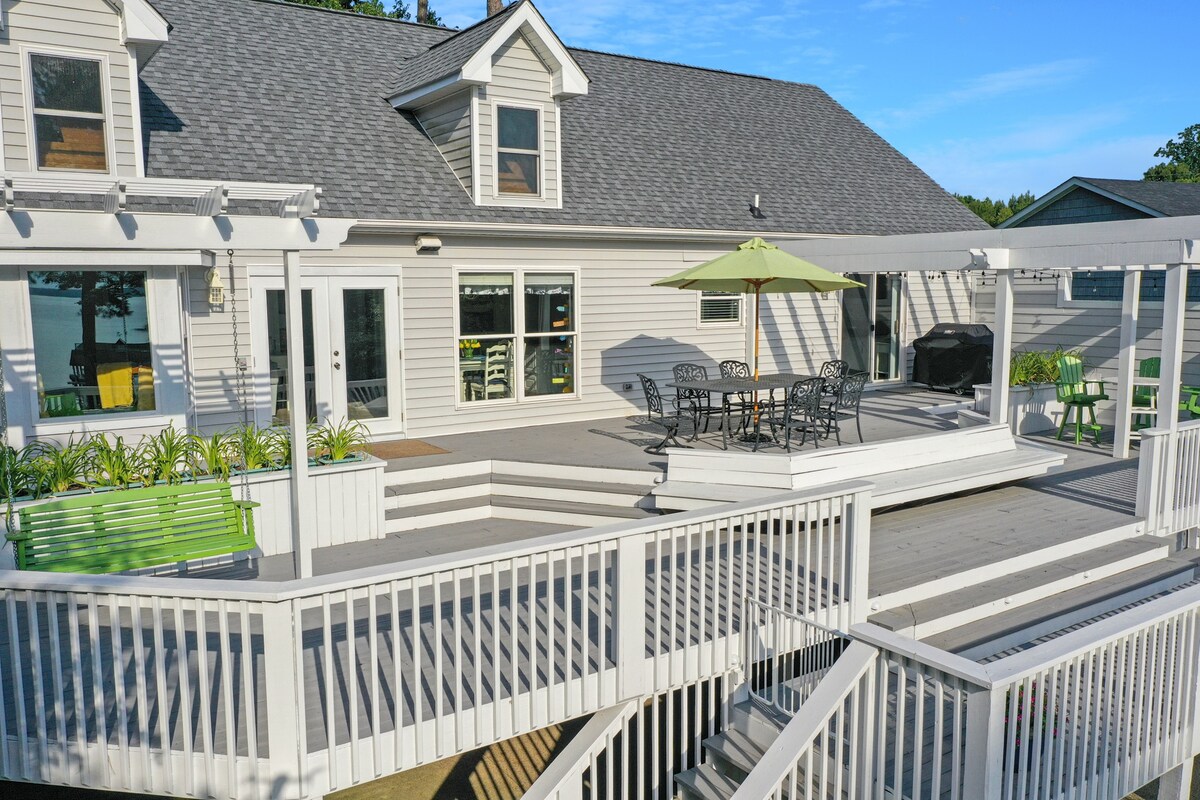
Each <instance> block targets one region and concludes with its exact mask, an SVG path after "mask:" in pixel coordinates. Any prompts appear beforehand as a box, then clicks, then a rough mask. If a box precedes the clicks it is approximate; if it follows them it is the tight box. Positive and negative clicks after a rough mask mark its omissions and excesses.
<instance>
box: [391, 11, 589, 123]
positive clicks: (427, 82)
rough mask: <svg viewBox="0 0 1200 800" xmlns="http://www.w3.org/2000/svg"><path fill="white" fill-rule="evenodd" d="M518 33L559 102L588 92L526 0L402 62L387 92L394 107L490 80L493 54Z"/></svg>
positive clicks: (584, 78)
mask: <svg viewBox="0 0 1200 800" xmlns="http://www.w3.org/2000/svg"><path fill="white" fill-rule="evenodd" d="M518 32H520V33H522V34H523V35H524V36H525V37H526V39H527V40H528V41H529V44H530V45H531V46H532V47H533V49H534V51H535V52H536V53H537V54H538V57H539V58H541V59H542V61H543V62H544V63H545V64H546V66H547V67H549V69H550V72H551V81H552V86H553V92H554V96H555V97H556V98H558V99H563V98H567V97H578V96H580V95H584V94H587V91H588V77H587V75H586V74H585V73H584V71H583V68H582V67H580V66H579V64H578V62H576V61H575V58H574V57H573V56H572V55H571V53H570V51H569V50H567V48H566V46H565V45H563V43H562V42H561V41H560V40H559V38H558V36H556V35H555V33H554V31H552V30H551V29H550V26H549V25H548V24H546V20H545V19H543V18H542V15H541V13H539V12H538V10H537V8H536V7H534V5H533V3H532V2H530V0H518V2H516V3H513V4H512V5H510V6H507V7H506V8H504V9H503V10H502V11H500V12H498V13H496V14H493V15H492V16H490V17H488V18H487V19H485V20H483V21H481V22H478V23H476V24H475V25H472V26H471V27H469V28H466V29H464V30H462V31H459V32H458V33H456V34H455V35H453V36H450V37H449V38H447V39H445V40H443V41H441V42H438V43H437V44H435V45H434V46H433V47H430V48H429V49H428V50H426V51H425V52H423V53H418V54H417V55H415V56H412V57H410V58H407V59H405V60H404V61H403V62H402V63H401V64H400V65H399V66H398V67H397V70H396V76H395V79H394V80H393V82H392V84H391V85H390V86H389V87H388V89H387V91H386V93H385V94H386V97H387V98H388V100H389V101H390V102H391V104H392V105H393V106H395V107H396V108H404V109H411V108H417V107H419V106H421V105H425V104H428V103H430V102H433V101H434V100H437V99H438V98H440V97H444V96H445V95H447V94H452V93H453V92H456V91H459V90H460V89H463V88H466V87H468V86H485V85H487V84H488V83H491V80H492V56H493V55H495V54H496V52H497V51H499V50H500V48H501V47H503V46H504V44H505V42H507V41H508V40H509V39H511V38H512V37H513V35H514V34H516V33H518Z"/></svg>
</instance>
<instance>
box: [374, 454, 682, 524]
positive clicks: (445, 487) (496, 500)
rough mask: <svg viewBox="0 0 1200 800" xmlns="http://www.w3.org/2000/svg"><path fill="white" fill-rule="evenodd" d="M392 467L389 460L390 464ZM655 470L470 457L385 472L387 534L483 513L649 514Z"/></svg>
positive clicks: (565, 519)
mask: <svg viewBox="0 0 1200 800" xmlns="http://www.w3.org/2000/svg"><path fill="white" fill-rule="evenodd" d="M389 466H390V465H389ZM659 477H660V476H659V474H658V473H657V472H649V471H639V470H625V469H607V468H601V467H570V466H561V465H555V464H536V463H527V462H519V461H472V462H466V463H460V464H444V465H439V466H432V467H417V468H413V469H398V468H389V470H388V471H387V472H386V473H385V493H384V508H385V517H386V524H385V530H386V531H387V533H404V532H406V531H413V530H420V529H424V528H430V527H434V526H438V525H447V524H451V523H458V522H469V521H471V520H482V519H510V520H523V521H528V522H543V523H550V524H558V525H566V526H570V527H580V528H583V527H589V526H594V525H603V524H606V523H611V522H617V521H620V520H630V519H643V518H647V517H652V516H655V515H656V514H657V513H658V512H657V511H656V510H655V509H654V502H653V499H652V498H651V497H650V496H649V495H650V490H651V489H652V488H653V487H654V486H655V483H656V481H657V480H658V479H659Z"/></svg>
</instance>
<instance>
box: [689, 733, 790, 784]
mask: <svg viewBox="0 0 1200 800" xmlns="http://www.w3.org/2000/svg"><path fill="white" fill-rule="evenodd" d="M773 741H774V739H773V738H770V737H755V736H752V735H751V734H748V733H746V732H745V731H740V730H738V729H736V728H729V729H728V730H726V731H724V732H723V733H718V734H717V735H716V736H710V737H708V738H707V739H705V740H704V743H703V747H704V751H705V753H707V754H708V762H709V763H711V764H713V765H714V766H715V767H716V768H717V770H718V771H720V772H721V774H723V775H725V776H727V777H730V778H733V779H734V780H737V781H743V780H745V779H746V776H747V775H749V774H750V771H751V770H752V769H754V765H755V764H757V763H758V762H759V760H761V759H762V757H763V756H764V755H766V753H767V748H769V747H770V746H771V743H772V742H773Z"/></svg>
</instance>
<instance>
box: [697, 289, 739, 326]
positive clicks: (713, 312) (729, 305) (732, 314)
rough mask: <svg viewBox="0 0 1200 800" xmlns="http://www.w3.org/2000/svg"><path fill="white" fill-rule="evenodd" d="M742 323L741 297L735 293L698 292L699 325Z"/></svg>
mask: <svg viewBox="0 0 1200 800" xmlns="http://www.w3.org/2000/svg"><path fill="white" fill-rule="evenodd" d="M741 321H742V296H741V295H740V294H737V293H735V292H700V324H701V325H737V324H739V323H741Z"/></svg>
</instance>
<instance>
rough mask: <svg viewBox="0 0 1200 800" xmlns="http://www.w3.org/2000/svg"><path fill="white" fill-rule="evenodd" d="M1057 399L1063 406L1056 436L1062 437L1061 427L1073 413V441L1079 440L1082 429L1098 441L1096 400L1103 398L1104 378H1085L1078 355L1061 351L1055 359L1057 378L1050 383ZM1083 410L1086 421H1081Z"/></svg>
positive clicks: (1065, 427)
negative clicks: (1061, 353) (1057, 358)
mask: <svg viewBox="0 0 1200 800" xmlns="http://www.w3.org/2000/svg"><path fill="white" fill-rule="evenodd" d="M1054 387H1055V393H1056V394H1057V395H1058V401H1059V402H1060V403H1062V404H1063V405H1064V406H1065V407H1066V410H1065V411H1063V419H1062V424H1061V425H1059V426H1058V438H1059V439H1062V437H1063V431H1065V430H1066V429H1067V424H1068V423H1069V421H1070V419H1071V413H1072V411H1074V413H1075V444H1079V443H1080V442H1081V441H1083V432H1084V431H1085V430H1087V431H1091V432H1092V435H1093V436H1094V437H1095V439H1096V444H1100V423H1098V422H1096V403H1098V402H1100V401H1101V400H1107V399H1108V395H1107V394H1105V393H1104V381H1089V380H1086V379H1085V378H1084V377H1083V361H1082V360H1081V359H1080V358H1079V356H1073V355H1065V356H1063V357H1062V358H1060V359H1059V360H1058V381H1057V382H1056V383H1055V384H1054ZM1085 410H1086V411H1087V413H1088V421H1087V422H1084V421H1083V412H1084V411H1085Z"/></svg>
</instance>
